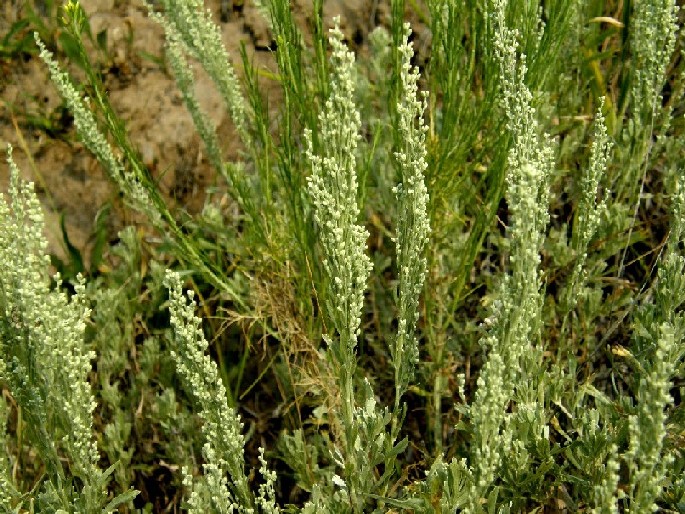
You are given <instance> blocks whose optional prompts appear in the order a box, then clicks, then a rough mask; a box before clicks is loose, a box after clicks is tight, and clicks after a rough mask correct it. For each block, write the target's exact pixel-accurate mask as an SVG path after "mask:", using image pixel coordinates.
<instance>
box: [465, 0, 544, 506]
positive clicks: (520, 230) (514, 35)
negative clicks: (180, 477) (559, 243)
mask: <svg viewBox="0 0 685 514" xmlns="http://www.w3.org/2000/svg"><path fill="white" fill-rule="evenodd" d="M491 6H492V12H491V20H492V24H493V31H494V39H493V46H494V49H495V58H496V61H497V62H498V64H499V70H500V81H501V105H502V108H503V109H504V113H505V115H506V120H507V129H508V130H509V132H510V133H511V135H512V139H513V144H512V147H511V149H510V151H509V158H508V165H509V172H508V174H507V190H506V199H507V203H508V207H509V226H508V227H507V233H508V238H509V240H510V242H511V243H510V244H511V254H510V257H509V265H510V270H511V271H510V273H509V274H507V275H505V277H504V279H503V280H502V282H501V285H500V288H499V298H498V299H497V300H496V301H495V303H494V306H493V312H492V315H491V316H490V317H489V318H488V319H487V320H486V323H485V325H486V330H487V335H485V336H484V338H483V339H482V340H481V344H482V345H483V346H484V347H485V348H486V350H488V354H487V361H486V363H485V365H484V366H483V369H482V371H481V375H480V376H479V378H478V382H477V386H478V389H477V391H476V396H475V400H474V403H473V405H472V406H471V408H470V416H471V421H472V423H473V427H474V431H475V439H474V450H473V454H472V466H473V468H474V475H475V476H474V478H475V485H474V490H473V493H472V501H473V502H478V498H479V497H480V495H481V494H482V493H484V492H485V491H486V490H487V488H488V487H489V485H490V484H491V483H492V482H493V480H494V479H495V476H496V472H497V470H498V468H499V466H500V464H501V462H502V457H503V456H504V455H507V454H509V453H510V451H511V450H512V448H513V446H512V445H513V444H514V441H513V434H512V430H511V423H512V421H513V418H512V417H511V416H510V415H508V414H507V413H506V408H507V404H508V403H509V402H510V401H511V400H512V397H513V392H514V389H515V384H516V381H517V380H518V379H519V374H520V369H521V365H522V364H521V361H522V357H523V356H524V354H525V353H526V352H528V351H529V350H530V349H531V344H530V342H531V341H534V340H535V339H536V337H537V334H538V331H539V320H540V308H541V302H542V295H541V293H540V271H539V264H540V255H539V251H540V248H541V246H542V243H543V241H544V237H545V236H544V231H545V227H546V225H547V222H548V219H549V214H548V209H547V206H548V202H549V199H548V195H549V181H550V178H551V174H552V169H553V165H554V161H553V146H552V144H551V142H550V141H549V139H548V138H547V136H546V135H541V134H540V128H539V125H538V122H537V119H536V111H535V108H534V107H533V95H532V93H531V91H530V90H529V89H528V87H527V86H526V84H525V78H526V72H527V67H526V60H525V55H520V56H518V57H517V52H518V48H519V46H518V42H517V41H518V37H519V34H518V32H517V31H516V30H513V29H510V28H508V27H507V25H506V20H505V10H506V2H505V1H504V0H495V1H493V2H492V4H491ZM472 508H475V504H474V505H473V506H472Z"/></svg>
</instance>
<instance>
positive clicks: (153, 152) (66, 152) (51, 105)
mask: <svg viewBox="0 0 685 514" xmlns="http://www.w3.org/2000/svg"><path fill="white" fill-rule="evenodd" d="M44 1H45V0H42V2H43V3H41V2H40V0H34V2H32V4H31V5H33V6H35V8H36V10H39V9H40V8H41V6H43V8H44ZM2 3H4V6H2V7H0V41H1V40H2V38H4V36H5V34H7V32H8V30H9V28H10V27H11V26H12V24H13V23H15V22H16V21H17V20H18V19H19V18H20V16H21V13H22V9H21V4H22V1H21V0H10V1H8V2H2ZM39 3H40V5H39ZM55 3H58V2H55ZM206 4H207V7H208V8H210V9H211V11H212V13H213V15H214V16H215V21H216V22H217V23H219V25H220V27H221V31H222V34H223V40H224V43H225V45H226V48H227V50H228V52H229V53H230V56H231V58H232V59H233V62H234V64H235V66H236V70H237V71H238V73H239V74H241V72H242V70H241V66H240V54H239V49H240V45H241V43H244V44H245V45H246V48H247V50H248V55H250V56H251V58H252V59H253V62H254V63H255V65H256V66H257V67H259V68H262V69H268V70H272V71H273V70H274V68H275V58H274V56H273V55H272V50H271V48H273V44H272V36H271V34H270V31H269V28H268V25H267V23H266V21H265V20H264V19H263V17H262V16H261V14H260V13H259V12H258V10H257V9H256V7H255V6H254V5H252V3H251V2H248V1H245V2H244V3H243V2H242V1H241V2H233V3H232V4H231V3H230V2H226V1H224V0H209V1H207V2H206ZM291 4H292V9H293V12H294V13H295V15H296V17H297V19H298V21H299V22H301V23H300V25H301V27H302V28H303V33H304V34H305V38H306V35H307V27H308V20H309V19H310V15H311V2H308V1H306V0H296V1H293V2H291ZM82 5H83V7H84V8H85V10H86V12H87V13H88V15H89V18H90V25H91V30H92V33H93V34H98V33H101V32H103V31H104V33H105V34H106V40H107V52H106V54H105V55H104V62H102V69H103V70H104V83H105V85H106V87H107V90H108V92H109V95H110V100H111V102H112V105H113V107H114V109H115V110H116V111H117V113H118V114H119V116H120V117H121V118H122V119H123V120H124V121H125V122H126V124H127V127H128V129H129V133H130V138H131V140H132V141H133V142H134V143H135V144H136V145H137V148H138V150H139V151H140V153H141V155H142V157H143V160H144V162H145V164H146V165H147V166H148V167H149V168H150V169H151V170H152V172H153V175H154V176H155V177H156V178H157V179H158V180H159V182H160V184H161V186H162V190H163V192H164V193H165V194H167V195H168V196H169V198H170V199H172V200H173V201H178V202H181V203H182V205H183V206H184V207H185V208H187V209H188V210H189V211H191V212H192V211H197V210H199V209H201V208H202V205H203V202H204V198H205V190H206V188H207V186H209V185H211V184H212V183H213V181H214V176H213V174H212V172H211V169H210V166H209V164H208V162H207V159H206V157H205V155H204V154H203V151H202V144H201V141H200V139H199V136H198V135H197V132H196V131H195V128H194V126H193V123H192V120H191V118H190V115H189V114H188V112H187V111H186V108H185V106H184V104H183V102H182V98H181V95H180V93H179V91H178V89H177V88H176V86H175V83H174V81H173V78H172V77H171V76H170V74H169V73H167V71H166V69H165V65H164V48H163V32H162V30H161V28H160V27H159V26H158V25H157V24H156V23H155V22H154V21H152V20H151V19H149V18H148V16H147V8H146V6H145V3H144V1H143V0H82ZM54 11H55V10H54V9H53V16H54ZM389 14H390V12H389V8H388V5H387V2H379V0H368V1H364V0H352V1H350V0H347V1H343V0H329V1H327V2H326V3H325V8H324V18H325V20H327V21H328V22H329V23H330V20H332V18H333V16H336V15H339V16H340V17H341V25H342V29H343V31H344V32H345V34H346V36H347V38H348V41H349V42H350V45H351V46H352V48H353V49H355V51H357V52H358V53H359V54H360V55H361V54H363V53H364V51H365V42H366V40H367V35H368V33H369V32H370V31H371V30H372V29H373V28H374V27H376V26H377V25H386V26H387V24H388V19H389ZM46 23H47V24H48V26H49V27H52V28H54V31H55V33H58V31H59V30H60V29H59V23H58V22H57V20H56V19H54V17H53V19H48V20H47V21H46ZM58 58H60V62H62V64H64V56H63V55H59V54H58ZM199 68H200V67H199V66H196V67H195V70H196V77H197V82H196V88H197V95H198V97H199V98H200V99H201V102H202V105H203V108H204V109H205V111H206V112H207V113H209V115H210V117H211V119H212V121H213V122H214V123H215V124H216V126H217V128H218V132H219V134H220V138H221V139H222V141H223V142H224V144H223V151H224V157H225V158H226V159H232V158H236V157H237V155H238V153H239V150H240V149H239V148H238V147H237V143H236V141H237V138H236V137H234V136H235V134H234V129H233V126H232V123H231V121H230V119H229V118H228V115H227V113H226V112H225V110H224V108H223V105H222V102H221V99H220V97H219V94H218V93H217V91H216V89H215V88H214V87H213V84H212V83H211V81H210V80H209V78H208V77H207V76H206V75H204V74H203V73H202V72H201V70H200V69H199ZM67 69H68V70H69V71H70V72H71V73H73V74H74V76H76V77H78V71H79V70H78V69H77V68H76V67H75V66H73V65H71V66H69V67H68V68H67ZM261 83H262V86H263V88H264V89H263V91H264V92H265V93H266V95H267V96H268V98H269V105H271V106H273V108H274V109H277V108H278V103H279V102H278V98H279V88H278V84H277V83H276V82H275V81H274V80H273V79H271V80H269V79H265V80H262V82H261ZM8 143H10V144H12V145H13V147H14V148H15V150H14V158H15V161H16V162H17V164H18V165H19V168H20V169H21V170H22V173H23V174H24V176H25V177H26V178H28V179H30V180H33V181H34V182H35V184H36V189H37V191H38V192H39V195H40V197H41V200H42V201H43V204H44V207H45V212H46V220H47V225H48V237H49V241H50V251H51V252H53V253H55V254H56V255H58V256H63V255H64V254H65V249H64V244H63V242H62V231H61V229H60V224H59V220H60V216H61V215H64V219H65V226H66V230H67V233H68V236H69V239H70V240H71V242H72V243H73V244H74V246H75V247H76V248H78V249H80V250H82V251H83V253H84V255H85V256H86V258H87V255H88V247H89V245H91V244H92V239H93V228H94V221H95V219H96V216H97V214H98V211H99V210H100V209H101V208H102V207H103V206H104V205H105V204H107V203H108V202H111V203H112V204H114V205H115V206H116V205H117V204H118V200H117V198H118V195H117V192H116V190H115V188H114V187H113V186H112V184H111V183H110V181H109V180H108V178H107V177H106V175H105V173H104V171H103V170H102V168H101V167H100V165H99V164H98V162H97V161H96V160H95V158H94V157H93V156H92V155H91V154H90V153H89V152H88V151H87V150H86V149H85V148H84V146H83V145H82V144H81V143H80V142H79V141H78V138H77V136H76V131H75V129H74V127H73V120H72V119H71V116H70V114H69V113H68V111H67V110H66V109H65V108H64V104H63V102H62V99H61V97H60V96H59V94H58V93H57V91H56V89H55V87H54V86H53V85H52V84H51V82H50V80H49V78H48V74H47V70H46V67H45V65H44V64H43V62H42V61H41V60H40V59H39V58H38V57H37V55H36V52H29V53H27V52H22V53H18V54H16V55H12V56H10V57H8V58H5V59H0V146H1V147H2V148H3V153H4V149H5V148H6V146H7V144H8ZM8 175H9V173H8V167H7V164H6V162H5V158H4V157H3V158H2V160H1V161H0V191H3V192H4V191H6V190H7V181H8ZM113 212H114V214H112V215H110V218H109V220H108V229H109V232H110V237H116V232H117V230H118V229H119V228H121V227H122V226H123V225H124V224H126V223H130V222H131V219H130V218H128V219H127V216H130V213H128V214H126V213H124V211H123V210H121V209H119V210H117V209H114V210H113Z"/></svg>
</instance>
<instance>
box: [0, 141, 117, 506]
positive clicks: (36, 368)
mask: <svg viewBox="0 0 685 514" xmlns="http://www.w3.org/2000/svg"><path fill="white" fill-rule="evenodd" d="M7 163H8V165H9V170H10V183H9V190H8V197H9V198H8V199H6V198H5V196H4V195H0V262H2V266H1V267H0V308H1V311H0V315H1V316H2V319H0V330H1V332H0V336H1V339H0V344H1V345H2V353H1V355H2V357H0V362H1V363H2V364H0V370H2V377H1V378H2V379H3V380H5V381H6V383H7V384H8V385H9V387H10V391H11V392H12V394H13V396H14V398H15V399H16V400H17V402H18V403H19V405H21V406H22V408H23V410H24V416H25V418H26V419H27V423H28V428H29V431H30V432H31V434H32V439H33V441H32V442H33V443H34V444H36V445H37V449H38V451H39V454H40V456H41V458H42V459H43V461H44V463H45V465H46V468H47V471H48V474H49V475H50V478H51V480H53V481H55V483H57V482H61V481H63V480H64V472H63V470H62V464H61V463H60V462H59V459H58V456H57V453H56V448H55V446H54V442H53V441H52V440H51V436H50V434H49V433H48V429H47V427H48V426H49V425H51V424H53V423H54V424H56V425H58V426H62V427H63V428H64V435H63V437H62V440H61V441H60V442H59V443H60V444H59V445H60V446H61V447H62V448H63V449H64V451H65V453H66V455H67V456H68V458H69V466H70V469H71V472H72V474H73V475H76V476H78V477H79V478H80V479H81V480H82V482H83V489H82V491H81V492H80V493H76V497H75V498H73V501H74V502H75V504H74V505H79V506H80V508H83V509H93V508H95V507H97V506H102V502H103V501H104V500H105V499H106V496H105V495H104V494H103V493H104V491H103V482H102V478H103V475H102V473H101V471H100V470H99V468H98V461H99V458H100V456H99V454H98V450H97V445H96V442H95V439H94V437H93V434H92V414H93V411H94V409H95V407H96V402H95V400H94V397H93V394H92V391H91V388H90V384H89V383H88V373H89V372H90V371H91V361H92V360H93V359H94V358H95V353H94V352H93V351H91V350H88V349H86V347H85V346H84V340H83V338H84V330H85V328H86V320H87V319H88V317H89V315H90V309H89V307H88V305H87V300H86V297H85V286H84V281H83V280H82V279H81V278H79V281H78V283H77V284H75V286H74V288H75V290H76V294H74V295H72V297H71V299H69V298H68V297H67V294H66V293H65V292H64V291H62V290H61V289H60V285H61V279H60V277H59V275H56V276H54V277H52V279H53V280H54V281H55V282H56V286H55V287H54V288H53V287H51V277H50V276H49V274H48V271H47V270H48V269H49V268H50V257H49V256H48V255H47V246H48V243H47V240H46V239H45V236H44V235H43V229H44V225H45V223H44V218H43V212H42V210H41V206H40V202H39V201H38V198H37V197H36V194H35V192H34V190H33V184H32V183H27V182H23V181H21V180H20V178H19V169H18V168H17V166H16V164H15V163H14V160H13V159H12V148H11V146H10V147H9V148H8V152H7ZM3 428H4V427H3ZM46 487H48V488H49V487H51V486H50V485H47V486H46ZM53 492H55V491H53ZM53 496H54V495H53ZM65 501H71V500H65ZM63 507H65V505H63Z"/></svg>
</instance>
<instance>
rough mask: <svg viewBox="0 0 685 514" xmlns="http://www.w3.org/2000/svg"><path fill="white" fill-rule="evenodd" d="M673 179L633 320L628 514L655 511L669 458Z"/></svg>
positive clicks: (680, 352)
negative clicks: (662, 234) (667, 219)
mask: <svg viewBox="0 0 685 514" xmlns="http://www.w3.org/2000/svg"><path fill="white" fill-rule="evenodd" d="M682 180H683V179H682V176H679V177H677V179H676V183H675V191H674V194H673V197H672V202H673V207H672V213H673V214H672V215H673V222H672V225H671V233H670V234H669V240H668V245H667V248H666V250H665V254H664V256H663V258H662V261H661V263H660V267H659V272H658V275H657V281H656V284H655V285H654V287H653V291H652V292H653V297H652V298H651V299H650V300H649V301H647V302H646V303H645V304H644V305H643V306H642V307H641V309H640V311H639V312H638V314H637V316H636V327H635V333H634V336H633V339H634V342H635V346H636V352H639V354H640V355H638V358H637V359H635V360H633V364H634V366H635V367H636V368H637V369H636V371H637V375H638V377H639V379H638V384H637V392H636V400H637V409H636V411H635V412H634V413H633V414H631V416H630V418H629V422H628V428H629V434H630V445H629V448H628V452H627V454H626V458H627V462H628V469H629V470H630V474H631V476H630V489H629V497H630V510H631V512H655V511H656V510H658V507H657V504H656V500H657V498H658V497H659V495H660V494H661V491H662V489H663V487H664V484H665V481H666V478H667V475H668V472H669V471H670V469H671V464H672V463H673V455H672V454H671V453H667V452H665V451H664V443H665V439H666V435H667V419H668V418H667V416H668V412H667V410H668V407H669V406H670V405H672V403H673V397H672V396H671V395H670V389H671V387H672V384H671V381H672V379H673V377H674V375H675V373H676V369H677V366H678V364H679V363H680V362H681V360H682V358H683V356H684V355H685V344H684V343H683V337H684V336H685V315H683V313H682V311H681V309H682V305H683V304H684V303H685V257H683V255H682V251H681V250H680V248H681V247H682V243H683V241H684V240H685V237H684V236H685V188H684V187H683V185H682V184H683V182H682Z"/></svg>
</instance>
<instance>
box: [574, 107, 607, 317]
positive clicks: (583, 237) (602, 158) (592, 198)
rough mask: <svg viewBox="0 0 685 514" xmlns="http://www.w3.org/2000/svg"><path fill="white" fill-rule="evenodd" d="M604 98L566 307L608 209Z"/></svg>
mask: <svg viewBox="0 0 685 514" xmlns="http://www.w3.org/2000/svg"><path fill="white" fill-rule="evenodd" d="M603 107H604V99H603V98H602V99H601V101H600V105H599V107H598V108H597V114H596V115H595V127H594V133H593V141H592V148H591V149H590V164H589V166H588V169H587V171H586V172H585V174H584V175H583V178H582V180H581V184H580V190H581V198H580V202H579V204H578V208H577V212H578V216H577V218H576V222H575V224H574V227H573V241H572V247H573V250H574V252H575V255H576V258H577V260H576V264H575V266H574V268H573V272H572V275H571V279H570V280H569V290H568V291H567V292H566V296H565V298H564V301H565V308H566V310H569V309H571V307H572V306H573V305H574V304H575V302H576V299H577V296H578V293H579V290H580V288H581V287H582V286H583V283H584V282H585V278H586V275H587V270H586V269H585V262H586V260H587V248H588V245H589V244H590V241H591V240H592V238H593V237H594V235H595V233H596V232H597V229H598V228H599V223H600V220H601V217H602V214H603V213H604V211H605V210H606V200H605V199H603V200H601V201H598V200H597V195H598V190H599V184H600V181H601V179H602V177H603V176H604V174H605V173H606V169H607V163H608V161H609V156H610V154H611V149H612V143H611V140H610V139H609V135H608V134H607V128H606V124H605V122H604V115H603V114H602V108H603Z"/></svg>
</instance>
